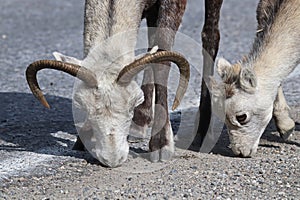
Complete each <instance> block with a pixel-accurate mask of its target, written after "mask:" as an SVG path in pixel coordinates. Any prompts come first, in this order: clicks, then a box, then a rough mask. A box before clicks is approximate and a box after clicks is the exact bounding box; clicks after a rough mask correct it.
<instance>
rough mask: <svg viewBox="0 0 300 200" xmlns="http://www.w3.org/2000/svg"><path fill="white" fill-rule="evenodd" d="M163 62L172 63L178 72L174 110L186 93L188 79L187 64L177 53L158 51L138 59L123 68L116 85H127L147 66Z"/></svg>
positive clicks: (188, 67)
mask: <svg viewBox="0 0 300 200" xmlns="http://www.w3.org/2000/svg"><path fill="white" fill-rule="evenodd" d="M164 61H171V62H174V63H175V64H176V65H177V66H178V68H179V72H180V79H179V85H178V88H177V90H176V96H175V99H174V102H173V106H172V110H175V109H176V108H177V107H178V106H179V104H180V101H181V100H182V98H183V96H184V94H185V92H186V89H187V87H188V82H189V79H190V65H189V62H188V61H187V60H186V59H185V58H184V57H183V56H182V55H181V54H179V53H176V52H171V51H159V52H156V53H153V54H146V55H145V56H143V57H142V58H139V59H137V60H135V61H134V62H132V63H131V64H129V65H127V66H125V67H124V68H123V69H122V70H121V72H120V73H119V75H118V78H117V83H118V84H119V85H128V84H129V83H130V82H131V80H132V79H133V77H134V76H135V75H137V74H138V73H139V72H140V71H142V70H144V69H145V68H146V67H147V64H150V63H160V62H164Z"/></svg>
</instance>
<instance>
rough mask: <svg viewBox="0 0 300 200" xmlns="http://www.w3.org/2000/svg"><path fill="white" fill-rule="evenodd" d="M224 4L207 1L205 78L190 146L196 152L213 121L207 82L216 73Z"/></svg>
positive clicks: (204, 37)
mask: <svg viewBox="0 0 300 200" xmlns="http://www.w3.org/2000/svg"><path fill="white" fill-rule="evenodd" d="M222 3H223V0H205V22H204V26H203V29H202V48H203V50H202V54H203V77H202V85H201V100H200V107H199V110H200V118H199V124H198V130H197V134H196V136H195V138H194V140H193V143H192V144H191V146H190V149H192V150H194V151H200V147H201V145H202V143H203V140H204V138H205V136H206V133H207V131H208V128H209V124H210V119H211V102H210V101H211V99H210V94H209V91H208V88H207V85H206V83H205V80H207V78H208V77H209V76H212V75H213V73H214V61H215V58H216V56H217V53H218V50H219V41H220V32H219V19H220V10H221V6H222Z"/></svg>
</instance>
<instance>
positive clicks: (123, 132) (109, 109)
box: [26, 51, 190, 167]
mask: <svg viewBox="0 0 300 200" xmlns="http://www.w3.org/2000/svg"><path fill="white" fill-rule="evenodd" d="M54 56H55V57H56V59H57V61H52V60H51V61H50V60H41V61H36V62H34V63H32V64H31V65H29V66H28V68H27V70H26V78H27V82H28V84H29V87H30V89H31V91H32V93H33V94H34V96H35V97H36V98H37V99H38V100H39V101H40V102H41V103H42V104H43V105H44V106H46V107H48V108H50V106H49V104H48V103H47V101H46V99H45V98H44V96H43V93H42V92H41V90H40V88H39V85H38V82H37V79H36V75H37V72H38V71H39V70H41V69H44V68H50V69H56V70H60V71H64V72H66V73H68V74H70V75H72V76H75V77H77V78H78V79H80V80H81V81H80V82H79V84H77V85H76V87H75V90H74V98H73V99H74V103H73V105H75V107H76V108H77V109H78V110H80V112H81V113H84V122H83V123H77V124H76V127H77V130H78V133H79V136H80V138H81V140H82V142H83V144H84V145H85V147H86V149H88V150H89V152H90V153H91V154H92V155H93V156H94V157H95V158H97V159H98V160H99V161H100V162H101V163H102V164H104V165H106V166H108V167H117V166H120V165H121V164H122V163H123V162H124V161H125V160H126V159H127V155H128V152H129V145H128V142H127V136H128V134H129V127H130V124H131V119H132V117H133V111H134V108H135V107H136V106H138V105H139V104H141V103H142V102H143V100H144V95H143V92H142V90H141V89H140V87H139V86H138V85H137V84H136V82H135V81H133V80H132V79H133V78H134V76H135V75H136V74H137V73H139V72H140V71H142V70H144V69H145V68H146V67H147V66H149V64H155V63H161V62H165V61H170V62H174V63H175V64H176V65H177V66H178V68H179V71H180V80H179V86H178V88H177V92H176V97H175V100H174V103H173V106H172V109H176V107H177V106H178V105H179V104H180V101H181V99H182V98H183V96H184V93H185V91H186V89H187V86H188V81H189V76H190V71H189V63H188V61H187V60H186V59H185V58H184V57H183V56H182V55H180V54H178V53H175V52H170V51H160V52H155V53H148V54H146V55H145V56H143V57H141V58H139V59H137V60H135V61H134V62H132V63H130V64H128V65H126V66H125V67H123V68H122V69H121V71H120V70H117V71H116V70H114V69H116V68H114V66H109V67H107V68H105V69H104V70H101V72H100V71H97V72H94V71H92V70H90V68H93V69H96V68H97V67H95V66H93V67H88V68H87V67H84V66H82V65H84V64H85V62H84V61H79V60H77V59H75V58H71V57H67V56H63V55H62V54H59V53H55V54H54ZM151 67H153V65H151ZM154 67H155V66H154ZM167 67H168V66H167ZM100 68H101V67H100ZM73 110H74V109H73ZM75 123H76V119H75Z"/></svg>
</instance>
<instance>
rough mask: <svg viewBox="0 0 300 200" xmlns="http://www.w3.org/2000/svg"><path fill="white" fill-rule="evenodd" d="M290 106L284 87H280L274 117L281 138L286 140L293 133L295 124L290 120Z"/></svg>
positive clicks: (275, 102)
mask: <svg viewBox="0 0 300 200" xmlns="http://www.w3.org/2000/svg"><path fill="white" fill-rule="evenodd" d="M289 110H290V108H289V106H288V105H287V103H286V100H285V98H284V94H283V90H282V86H279V88H278V93H277V97H276V99H275V101H274V109H273V116H274V119H275V123H276V127H277V130H278V132H279V133H280V136H281V137H282V138H283V139H284V140H286V139H288V137H289V136H290V135H291V134H292V133H293V131H294V128H295V122H294V121H293V120H292V119H291V118H290V115H289Z"/></svg>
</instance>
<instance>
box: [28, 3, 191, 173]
mask: <svg viewBox="0 0 300 200" xmlns="http://www.w3.org/2000/svg"><path fill="white" fill-rule="evenodd" d="M185 6H186V0H174V1H170V0H144V1H128V0H118V1H114V0H101V1H100V0H86V2H85V27H84V29H85V30H84V52H85V55H86V56H85V58H84V59H83V60H82V61H81V60H78V59H76V58H72V57H67V56H64V55H62V54H59V53H54V56H55V58H56V59H57V60H58V61H49V60H42V61H36V62H34V63H32V64H31V65H30V66H29V67H28V68H27V71H26V76H27V81H28V84H29V86H30V89H31V91H32V92H33V94H34V95H35V96H36V97H37V98H38V99H39V100H40V101H41V103H42V104H43V105H44V106H46V107H49V105H48V103H47V101H46V100H45V98H44V96H43V94H42V92H41V90H40V88H39V86H38V83H37V79H36V73H37V72H38V71H39V70H41V69H44V68H51V69H57V70H61V71H64V72H67V73H69V74H71V75H72V76H77V77H78V78H79V79H80V80H82V82H81V84H79V86H78V87H77V91H76V92H75V96H74V100H75V104H76V105H77V106H79V107H80V108H81V109H84V110H85V111H86V112H87V119H86V121H85V123H84V125H82V127H81V130H80V132H81V133H79V134H86V136H85V137H87V135H90V137H89V139H88V140H87V141H83V143H84V144H85V145H86V147H87V146H88V147H87V149H90V150H92V152H91V153H92V154H93V155H94V156H95V157H96V158H98V160H99V161H100V162H101V163H102V164H104V165H106V166H109V167H116V166H119V165H121V164H122V163H123V162H124V161H125V160H126V159H127V155H128V151H129V145H128V142H127V136H128V134H129V128H130V124H131V120H132V118H133V113H134V108H136V109H135V115H136V116H135V117H134V119H135V118H136V121H137V122H136V123H137V124H139V122H138V120H140V121H143V122H145V121H146V120H147V119H146V117H150V112H149V110H150V108H151V107H152V106H151V105H149V102H152V92H153V90H154V91H155V103H156V104H159V105H160V106H161V107H163V108H164V109H165V111H166V112H167V118H166V119H165V118H163V119H162V118H161V116H160V115H161V113H160V112H159V111H157V112H156V110H155V115H154V123H153V128H152V132H153V135H152V137H151V140H150V144H149V148H150V151H151V154H150V155H151V156H150V158H151V160H152V161H154V162H156V161H159V160H160V161H165V160H168V159H170V158H171V156H172V154H173V152H174V141H173V133H172V129H171V126H170V121H169V116H168V105H167V88H166V87H165V86H166V85H167V80H168V72H169V68H170V62H174V63H176V64H177V65H178V67H179V70H180V80H179V86H178V88H177V92H176V97H175V100H174V104H173V107H172V108H173V109H175V108H176V107H177V106H178V105H179V103H180V101H181V99H182V97H183V95H184V93H185V91H186V89H187V84H188V80H189V64H188V62H187V60H186V59H185V58H184V57H183V56H181V55H180V54H178V53H175V52H171V51H169V50H171V47H172V45H173V41H174V37H175V33H176V31H177V30H178V27H179V25H180V23H181V19H182V16H183V13H184V10H185ZM142 18H146V20H147V25H148V27H157V29H151V30H149V35H148V37H149V47H150V48H152V47H154V46H156V45H158V46H159V51H158V52H154V53H148V54H146V55H145V56H143V57H141V58H139V59H136V60H134V58H135V57H134V48H135V45H136V42H137V34H138V29H139V25H140V22H141V19H142ZM160 28H163V29H160ZM153 30H155V31H153ZM118 35H119V36H121V37H119V38H118ZM111 38H113V39H111ZM150 63H152V64H153V63H164V65H163V66H162V65H155V66H152V67H153V68H155V70H153V71H152V68H148V69H147V71H146V75H145V79H153V78H152V76H153V77H154V83H155V84H154V86H155V88H153V85H152V84H148V85H145V86H143V88H142V89H143V91H144V94H143V91H142V90H141V89H140V88H139V87H138V85H137V84H136V82H135V81H133V80H132V79H133V77H134V76H135V75H136V74H137V73H138V72H140V71H141V70H144V69H145V68H146V64H150ZM124 66H125V67H124ZM158 83H161V84H158ZM144 99H145V100H144ZM143 102H144V103H143ZM139 105H140V106H139ZM137 106H139V107H138V108H137ZM144 110H146V112H145V111H144ZM162 120H164V121H162ZM162 123H163V128H162V129H161V130H158V133H156V134H154V133H155V132H154V131H153V130H155V131H157V130H156V129H157V128H156V126H158V125H160V124H162ZM142 125H143V124H142ZM85 137H84V138H85ZM81 139H82V137H81Z"/></svg>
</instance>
